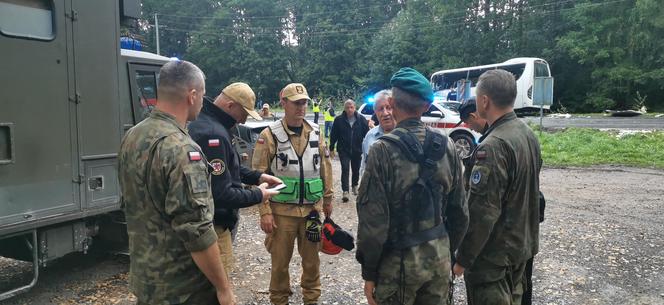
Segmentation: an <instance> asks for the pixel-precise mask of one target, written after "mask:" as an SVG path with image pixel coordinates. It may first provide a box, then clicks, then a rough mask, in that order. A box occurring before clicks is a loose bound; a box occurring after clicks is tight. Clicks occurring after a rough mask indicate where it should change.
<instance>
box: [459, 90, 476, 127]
mask: <svg viewBox="0 0 664 305" xmlns="http://www.w3.org/2000/svg"><path fill="white" fill-rule="evenodd" d="M475 111H477V104H476V101H475V97H471V98H469V99H467V100H466V101H464V102H463V104H461V106H459V117H460V118H461V120H460V121H459V123H457V124H456V126H454V127H458V126H459V125H461V123H463V121H465V120H467V119H468V117H469V116H470V114H471V113H473V112H475Z"/></svg>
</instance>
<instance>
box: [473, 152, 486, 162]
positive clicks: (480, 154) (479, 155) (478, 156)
mask: <svg viewBox="0 0 664 305" xmlns="http://www.w3.org/2000/svg"><path fill="white" fill-rule="evenodd" d="M486 156H487V152H486V150H478V151H477V152H476V153H475V158H476V159H477V160H484V159H486Z"/></svg>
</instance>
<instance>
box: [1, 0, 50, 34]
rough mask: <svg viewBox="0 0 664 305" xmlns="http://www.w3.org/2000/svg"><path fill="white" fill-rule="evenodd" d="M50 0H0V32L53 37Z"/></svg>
mask: <svg viewBox="0 0 664 305" xmlns="http://www.w3.org/2000/svg"><path fill="white" fill-rule="evenodd" d="M53 24H54V20H53V1H52V0H0V33H2V34H4V35H7V36H14V37H21V38H29V39H39V40H51V39H53V38H55V31H54V27H53Z"/></svg>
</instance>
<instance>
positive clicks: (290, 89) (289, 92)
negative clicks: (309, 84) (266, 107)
mask: <svg viewBox="0 0 664 305" xmlns="http://www.w3.org/2000/svg"><path fill="white" fill-rule="evenodd" d="M279 98H285V99H287V100H289V101H291V102H294V101H299V100H308V101H310V100H311V98H309V94H308V93H307V88H305V87H304V85H302V84H300V83H292V84H288V85H287V86H286V87H284V89H281V92H279Z"/></svg>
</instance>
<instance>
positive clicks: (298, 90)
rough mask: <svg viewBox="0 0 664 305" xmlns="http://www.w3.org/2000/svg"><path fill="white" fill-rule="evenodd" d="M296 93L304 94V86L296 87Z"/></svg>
mask: <svg viewBox="0 0 664 305" xmlns="http://www.w3.org/2000/svg"><path fill="white" fill-rule="evenodd" d="M295 91H297V93H304V87H302V86H295Z"/></svg>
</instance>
